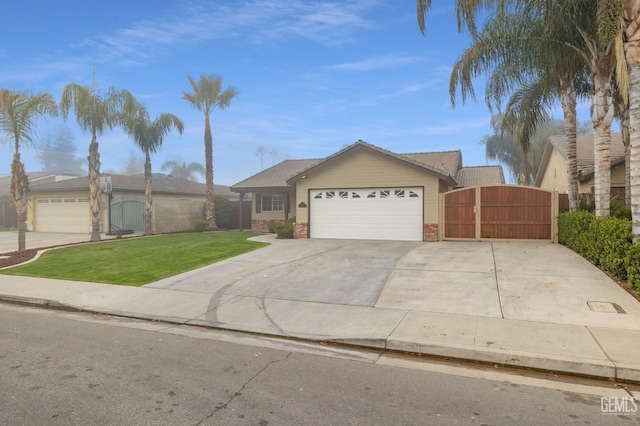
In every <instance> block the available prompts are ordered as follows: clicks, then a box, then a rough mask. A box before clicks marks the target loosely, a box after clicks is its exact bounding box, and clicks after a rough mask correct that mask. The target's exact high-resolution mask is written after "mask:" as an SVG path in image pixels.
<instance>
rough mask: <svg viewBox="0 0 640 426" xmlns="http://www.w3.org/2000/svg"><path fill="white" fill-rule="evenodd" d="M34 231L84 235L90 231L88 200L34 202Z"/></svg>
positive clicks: (40, 200)
mask: <svg viewBox="0 0 640 426" xmlns="http://www.w3.org/2000/svg"><path fill="white" fill-rule="evenodd" d="M35 219H36V220H35V222H36V223H35V227H34V228H35V229H34V230H35V231H38V232H70V233H86V232H90V231H91V216H90V214H89V199H88V198H40V199H38V200H36V214H35Z"/></svg>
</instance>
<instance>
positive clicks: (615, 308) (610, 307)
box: [587, 302, 626, 314]
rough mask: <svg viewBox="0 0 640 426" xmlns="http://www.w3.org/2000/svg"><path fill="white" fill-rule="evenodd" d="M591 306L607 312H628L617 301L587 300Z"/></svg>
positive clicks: (596, 309) (593, 309)
mask: <svg viewBox="0 0 640 426" xmlns="http://www.w3.org/2000/svg"><path fill="white" fill-rule="evenodd" d="M587 305H589V308H590V309H591V310H592V311H595V312H607V313H610V314H626V312H625V311H624V309H622V307H621V306H620V305H618V304H617V303H611V302H587Z"/></svg>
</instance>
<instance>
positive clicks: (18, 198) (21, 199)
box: [11, 152, 29, 252]
mask: <svg viewBox="0 0 640 426" xmlns="http://www.w3.org/2000/svg"><path fill="white" fill-rule="evenodd" d="M28 194H29V177H28V176H27V174H26V173H25V171H24V164H22V162H21V161H20V153H18V152H16V153H15V154H13V162H12V163H11V196H12V198H13V203H14V204H15V206H16V214H17V216H18V251H19V252H20V251H25V250H26V249H27V227H26V225H27V197H28Z"/></svg>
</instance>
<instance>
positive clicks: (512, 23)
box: [450, 10, 588, 210]
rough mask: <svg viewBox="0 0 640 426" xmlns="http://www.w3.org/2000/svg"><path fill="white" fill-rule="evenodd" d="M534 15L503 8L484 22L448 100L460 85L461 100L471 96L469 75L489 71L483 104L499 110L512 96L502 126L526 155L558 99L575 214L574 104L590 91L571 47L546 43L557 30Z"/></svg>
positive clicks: (453, 80)
mask: <svg viewBox="0 0 640 426" xmlns="http://www.w3.org/2000/svg"><path fill="white" fill-rule="evenodd" d="M526 12H528V13H526ZM532 12H533V11H519V13H513V12H511V11H509V10H502V11H500V13H496V14H495V15H494V16H493V17H492V18H491V19H490V20H489V21H487V23H486V24H485V25H484V27H483V29H482V32H480V33H475V34H474V37H473V40H474V41H473V44H472V46H471V47H470V48H468V49H466V50H465V51H464V53H463V54H462V56H461V57H460V58H459V59H458V61H457V62H456V64H455V66H454V69H453V72H452V74H451V80H450V94H451V100H452V103H453V104H454V105H455V95H456V90H457V88H458V86H460V91H461V96H462V99H463V101H464V100H465V98H466V96H467V94H469V95H471V96H474V92H473V85H472V79H473V77H475V76H477V75H478V74H479V73H481V72H486V73H489V74H490V77H489V81H488V83H487V87H486V96H485V97H486V101H487V105H488V107H489V109H490V110H492V109H493V108H494V107H497V108H498V109H500V104H501V102H502V99H503V98H504V97H505V96H508V95H510V96H511V97H510V99H509V102H508V103H507V105H506V109H505V111H504V113H503V114H502V118H503V119H502V121H501V124H500V126H501V129H502V130H503V131H506V132H507V133H508V134H510V135H513V136H514V137H515V138H516V139H517V140H518V142H519V143H520V144H521V145H522V148H523V151H524V154H525V156H528V155H529V152H528V148H529V140H530V138H531V136H532V135H533V134H535V133H536V130H537V128H538V127H539V126H540V125H542V124H544V123H546V122H547V121H548V120H549V118H550V117H549V113H548V111H549V110H550V109H551V108H552V107H553V106H554V105H555V101H556V100H558V99H559V100H560V102H561V105H562V109H563V114H564V132H565V137H566V140H567V162H568V183H569V185H568V186H569V204H570V208H571V209H572V210H576V209H577V208H578V173H577V158H576V126H577V118H576V104H577V98H578V96H586V94H587V90H588V88H587V89H585V86H586V85H585V84H584V81H585V80H586V75H585V72H584V68H585V67H584V65H583V64H582V63H581V62H580V60H579V58H578V57H577V55H576V54H575V52H574V50H573V49H568V48H567V47H566V46H565V45H564V44H560V43H555V42H554V43H550V42H549V41H548V40H549V38H551V31H552V30H555V29H554V28H551V29H550V28H549V27H548V26H547V25H546V23H545V22H544V21H543V20H542V19H540V16H539V14H537V13H532ZM555 37H556V38H557V37H559V36H558V35H557V34H556V35H555Z"/></svg>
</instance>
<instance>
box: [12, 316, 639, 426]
mask: <svg viewBox="0 0 640 426" xmlns="http://www.w3.org/2000/svg"><path fill="white" fill-rule="evenodd" d="M0 341H1V342H2V344H1V345H0V368H1V369H2V371H3V374H2V376H0V384H1V386H0V402H1V403H0V423H2V424H12V425H27V424H29V425H33V424H51V425H56V424H72V425H75V424H78V425H80V424H94V425H102V424H105V425H106V424H109V425H120V424H122V425H138V424H140V425H143V424H145V425H146V424H158V425H164V424H167V425H175V424H185V425H189V424H191V425H227V424H228V425H238V424H240V425H242V424H252V425H255V424H259V425H269V424H272V425H274V424H296V425H324V424H383V425H384V424H407V425H411V424H416V425H418V424H420V425H422V424H442V425H466V424H492V425H513V424H531V425H535V424H541V425H542V424H543V425H551V424H571V423H580V424H591V425H600V424H640V415H639V414H637V413H636V412H632V409H633V406H632V405H630V404H628V405H627V406H626V408H627V411H626V412H624V413H621V412H616V413H612V412H608V411H607V410H608V409H609V408H615V407H618V408H621V407H622V405H620V404H618V405H617V406H615V407H614V405H613V402H615V401H628V400H629V398H630V397H631V394H632V392H634V389H633V388H631V389H628V390H624V389H622V388H620V387H616V386H614V385H613V384H612V383H609V382H606V381H602V382H598V381H593V380H591V381H588V380H586V379H577V378H573V379H572V378H560V377H553V376H552V375H544V376H543V375H538V376H533V375H531V376H527V375H526V373H523V372H517V373H515V374H514V373H512V372H509V371H504V370H500V369H495V371H492V369H484V370H482V369H480V368H474V367H469V366H459V365H447V364H444V363H435V362H433V363H432V362H429V361H425V360H420V359H412V358H410V357H401V358H398V357H395V356H390V355H385V354H382V353H362V354H359V353H357V352H356V351H349V350H343V349H340V348H335V350H332V349H331V348H328V347H323V346H322V345H317V346H316V345H313V346H310V345H300V346H299V347H296V345H295V344H293V343H283V342H278V341H277V340H273V341H271V340H260V339H255V340H253V341H250V342H249V341H247V340H246V336H245V337H243V336H239V337H238V339H237V341H236V340H235V337H234V335H233V334H231V333H220V332H214V331H210V330H203V329H199V328H194V327H184V326H182V327H167V326H166V325H165V326H163V325H160V324H153V323H148V322H136V321H122V320H118V319H114V318H111V317H108V316H92V315H87V314H77V313H66V312H59V311H50V310H39V309H34V308H25V307H17V306H13V305H0ZM287 345H289V346H287ZM603 398H604V399H603ZM603 401H605V402H606V404H605V405H603ZM609 401H612V402H611V404H609Z"/></svg>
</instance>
